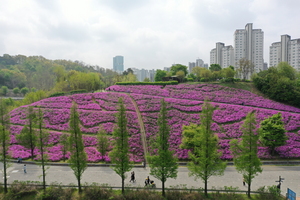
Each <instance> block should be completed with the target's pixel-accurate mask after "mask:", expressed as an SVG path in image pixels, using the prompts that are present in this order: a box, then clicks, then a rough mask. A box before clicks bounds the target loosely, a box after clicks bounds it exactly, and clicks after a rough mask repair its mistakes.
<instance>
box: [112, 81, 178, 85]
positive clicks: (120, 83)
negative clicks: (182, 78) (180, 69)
mask: <svg viewBox="0 0 300 200" xmlns="http://www.w3.org/2000/svg"><path fill="white" fill-rule="evenodd" d="M177 84H178V82H177V81H157V82H117V83H116V85H177Z"/></svg>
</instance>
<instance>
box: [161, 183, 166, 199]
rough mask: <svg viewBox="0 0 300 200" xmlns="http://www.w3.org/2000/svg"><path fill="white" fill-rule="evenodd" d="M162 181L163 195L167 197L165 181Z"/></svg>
mask: <svg viewBox="0 0 300 200" xmlns="http://www.w3.org/2000/svg"><path fill="white" fill-rule="evenodd" d="M161 183H162V195H163V197H165V196H166V194H165V182H163V181H162V182H161Z"/></svg>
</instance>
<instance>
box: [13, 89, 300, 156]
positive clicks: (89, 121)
mask: <svg viewBox="0 0 300 200" xmlns="http://www.w3.org/2000/svg"><path fill="white" fill-rule="evenodd" d="M106 90H107V92H102V93H88V94H76V95H70V96H61V97H51V98H47V99H43V100H41V101H38V102H35V103H33V104H31V106H34V107H35V109H37V107H38V106H39V107H41V108H42V109H43V111H44V128H45V130H47V131H48V132H49V134H50V138H49V140H48V147H47V154H48V158H49V160H51V161H61V160H63V159H64V158H63V154H62V144H61V143H60V137H61V136H62V135H63V134H69V133H68V131H69V118H70V108H71V106H72V102H73V101H74V102H76V103H77V105H78V112H79V115H80V128H81V131H82V132H83V134H84V135H83V139H84V145H85V151H86V153H87V155H88V161H89V162H99V161H100V160H101V159H104V160H105V161H107V162H109V161H110V158H109V156H108V154H106V155H101V153H100V152H99V151H98V150H97V138H96V135H97V132H98V130H99V125H102V126H103V127H104V129H105V130H106V132H107V133H108V135H109V140H110V144H111V145H112V143H111V141H112V137H111V135H112V131H113V127H114V125H115V123H116V117H115V114H116V112H117V108H118V104H117V102H118V98H119V97H123V99H124V103H125V106H126V109H127V111H126V115H127V119H128V130H129V135H130V137H129V145H130V153H131V154H130V159H131V161H134V162H142V161H143V160H144V152H143V146H142V142H141V132H140V124H139V121H138V117H137V116H138V115H137V113H136V110H135V107H134V104H133V101H135V102H136V104H137V107H138V110H139V112H140V114H141V116H142V120H143V123H144V127H145V135H146V143H147V148H148V151H149V152H150V153H151V154H154V153H155V152H156V149H155V148H154V146H155V145H154V142H155V139H156V134H157V131H158V126H157V118H158V114H159V111H160V100H161V99H162V98H165V101H166V102H167V103H168V124H169V125H170V128H171V135H170V138H169V142H170V149H171V150H174V153H175V155H176V156H178V158H179V159H181V160H186V159H188V151H189V150H188V149H181V148H180V144H181V139H182V126H183V125H189V124H190V123H195V124H199V114H200V112H201V106H202V104H203V101H204V99H208V100H210V101H211V102H212V104H213V106H214V107H215V108H216V110H215V111H214V114H213V120H214V123H213V124H212V126H211V128H212V130H213V131H214V132H215V134H216V135H218V137H219V151H221V152H222V159H226V160H230V159H232V155H231V152H230V150H229V142H230V141H231V140H232V139H239V138H240V137H241V135H242V133H241V131H240V126H241V124H242V123H243V120H244V119H245V117H246V115H247V113H248V112H250V111H253V110H254V111H256V116H257V122H258V127H259V122H261V121H262V120H264V119H265V118H267V117H270V116H272V115H273V114H276V113H278V112H281V113H282V116H283V121H284V123H285V128H286V130H287V133H286V135H287V136H288V141H287V143H286V144H285V145H284V146H281V147H277V149H276V150H277V152H278V153H279V155H280V156H281V157H283V158H299V157H300V109H298V108H295V107H292V106H288V105H284V104H280V103H278V102H274V101H271V100H269V99H264V98H262V97H260V96H258V95H255V94H253V93H251V92H248V91H244V90H239V89H233V88H227V87H223V86H219V85H210V84H196V85H189V84H180V85H172V86H165V87H162V86H153V85H152V86H149V85H148V86H121V85H114V86H111V87H109V88H107V89H106ZM124 92H126V93H130V96H129V95H127V94H125V93H124ZM242 104H243V105H242ZM26 112H27V106H21V107H19V108H17V109H15V110H13V111H12V112H11V113H10V114H11V123H12V126H11V141H10V143H11V145H10V149H9V154H10V156H12V157H13V158H17V157H21V158H23V159H26V158H29V157H30V151H29V149H26V148H25V147H23V146H21V145H19V144H18V141H17V140H16V135H17V134H20V132H21V130H22V128H23V126H24V125H25V124H26V121H27V120H26ZM258 127H257V128H258ZM111 145H110V147H109V151H110V150H111V149H112V148H113V147H112V146H111ZM34 153H35V156H36V159H38V158H39V151H38V149H36V150H35V151H34ZM258 155H259V157H260V158H267V159H272V157H271V155H270V153H269V149H268V148H267V147H262V146H260V147H259V151H258ZM68 158H69V153H68V154H67V155H66V159H68Z"/></svg>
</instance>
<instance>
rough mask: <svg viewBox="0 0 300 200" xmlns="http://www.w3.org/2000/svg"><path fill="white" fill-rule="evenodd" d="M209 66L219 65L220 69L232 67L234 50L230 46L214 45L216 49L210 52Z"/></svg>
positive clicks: (219, 43)
mask: <svg viewBox="0 0 300 200" xmlns="http://www.w3.org/2000/svg"><path fill="white" fill-rule="evenodd" d="M210 64H219V65H220V66H221V67H222V68H226V67H228V66H230V65H234V50H233V47H232V46H231V45H228V46H225V44H224V43H221V42H218V43H216V48H214V49H212V50H211V51H210Z"/></svg>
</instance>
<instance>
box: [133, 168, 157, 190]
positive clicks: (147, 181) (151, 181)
mask: <svg viewBox="0 0 300 200" xmlns="http://www.w3.org/2000/svg"><path fill="white" fill-rule="evenodd" d="M129 182H133V183H134V182H136V180H135V173H134V171H132V172H131V177H130V181H129ZM145 187H153V188H155V187H156V185H155V183H154V181H153V180H150V178H149V176H147V178H146V179H145Z"/></svg>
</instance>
